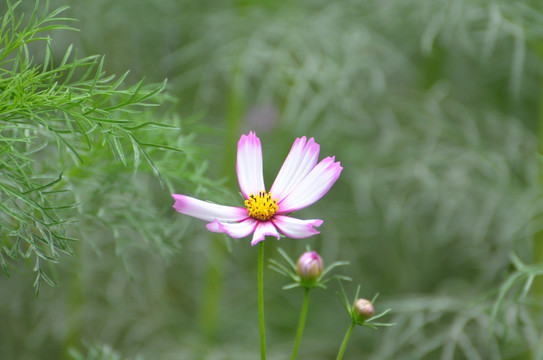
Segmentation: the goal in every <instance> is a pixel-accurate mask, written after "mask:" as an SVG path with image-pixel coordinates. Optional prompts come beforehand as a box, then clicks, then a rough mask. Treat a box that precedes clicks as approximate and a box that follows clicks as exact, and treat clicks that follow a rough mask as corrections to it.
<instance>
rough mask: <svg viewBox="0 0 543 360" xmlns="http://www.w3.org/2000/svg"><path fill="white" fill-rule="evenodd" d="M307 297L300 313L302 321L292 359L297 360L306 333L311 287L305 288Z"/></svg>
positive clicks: (299, 324)
mask: <svg viewBox="0 0 543 360" xmlns="http://www.w3.org/2000/svg"><path fill="white" fill-rule="evenodd" d="M304 290H305V297H304V304H303V305H302V311H301V313H300V322H299V323H298V334H297V335H296V343H295V344H294V350H293V351H292V360H296V356H297V355H298V348H299V347H300V341H301V340H302V334H303V333H304V326H305V318H306V316H307V303H308V302H309V288H307V287H306V288H304Z"/></svg>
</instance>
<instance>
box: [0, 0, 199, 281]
mask: <svg viewBox="0 0 543 360" xmlns="http://www.w3.org/2000/svg"><path fill="white" fill-rule="evenodd" d="M19 5H20V2H18V3H15V4H11V3H10V2H8V8H9V10H8V11H7V12H6V14H5V15H4V16H3V18H2V23H1V26H0V39H1V46H2V47H1V48H0V245H1V251H0V265H1V266H2V267H3V269H4V271H5V272H6V273H8V274H9V272H8V261H7V259H12V260H18V259H21V258H22V259H27V260H28V261H33V262H34V271H35V272H36V274H37V277H36V281H35V284H34V286H35V287H36V290H37V291H39V285H40V283H41V281H42V280H44V281H46V282H47V283H49V284H51V285H54V281H53V280H52V279H51V278H50V277H49V276H48V275H47V274H46V272H45V271H44V269H43V264H44V263H56V262H58V261H59V259H60V258H61V256H62V255H64V254H71V253H72V246H71V244H72V243H73V241H75V238H74V237H72V236H70V235H69V234H68V232H67V229H69V228H70V226H72V227H73V224H74V222H75V221H76V220H77V216H78V215H79V214H81V213H85V212H86V210H87V207H86V206H87V205H88V204H86V203H85V204H82V203H81V202H80V200H85V197H84V195H82V194H85V191H83V189H84V187H85V184H86V183H87V184H88V181H89V180H91V179H93V178H92V177H94V180H98V179H99V178H108V176H107V175H104V172H103V173H102V174H100V175H99V174H97V173H100V169H102V170H106V169H107V171H109V173H110V174H114V173H115V172H116V171H118V170H119V169H123V168H124V169H127V168H130V169H131V172H132V173H133V174H135V173H136V172H137V171H138V169H140V167H142V166H144V168H146V167H148V168H150V169H151V170H152V173H153V174H154V175H155V176H156V177H157V178H158V179H159V180H160V181H161V183H162V184H164V183H165V180H164V178H163V176H162V174H161V173H160V171H159V168H158V166H157V164H156V162H155V160H154V159H153V158H152V155H151V154H155V155H156V154H157V152H167V153H171V154H180V153H181V150H180V149H179V148H177V147H174V146H171V145H170V144H171V142H170V144H168V143H167V140H166V137H164V136H163V135H162V136H161V135H158V136H157V135H154V134H151V135H150V134H149V133H153V132H155V133H156V132H161V133H165V132H168V133H170V134H171V135H173V136H175V133H176V131H179V129H180V128H179V120H180V119H177V120H175V119H174V120H173V121H169V123H170V124H166V122H157V121H155V120H154V119H148V118H147V116H142V115H141V112H142V111H143V110H144V109H147V108H149V107H154V106H156V105H158V104H159V103H160V102H165V101H168V99H167V98H166V97H164V96H163V95H160V96H159V94H160V93H161V92H162V91H163V90H164V89H165V86H166V82H165V81H164V82H163V83H161V84H158V85H151V86H148V85H145V84H144V82H143V80H141V81H138V82H137V83H135V84H133V85H129V86H127V85H126V84H125V83H126V77H127V75H128V73H125V74H123V75H122V76H120V77H115V76H113V75H107V74H106V72H105V71H104V57H102V56H86V57H80V56H79V55H78V53H77V51H76V50H74V48H73V47H72V46H69V47H68V48H67V50H66V52H65V53H64V55H63V56H62V57H58V56H57V54H55V53H54V52H53V46H52V41H53V40H52V38H51V34H52V33H53V32H54V31H59V30H63V31H66V30H74V29H73V28H72V27H69V26H66V25H65V24H64V23H66V22H68V21H71V19H68V18H62V17H59V15H60V14H61V13H62V12H63V11H65V10H66V8H65V7H61V8H58V9H56V10H53V11H49V9H48V6H47V5H48V4H46V6H45V9H43V10H40V6H39V3H38V2H37V3H36V6H35V8H34V10H33V11H32V13H31V14H30V15H29V16H28V17H25V15H24V14H22V15H18V14H17V10H18V6H19ZM38 46H41V47H43V49H44V56H43V59H41V60H40V61H37V60H36V59H35V58H34V54H35V53H36V49H37V48H38ZM153 113H154V116H157V115H158V116H160V114H158V113H157V112H153ZM176 138H177V139H176V141H179V142H181V141H185V143H187V138H186V137H183V136H180V137H176ZM171 156H172V155H168V156H167V157H164V158H162V159H161V161H166V160H167V158H168V159H169V158H171ZM159 157H162V156H160V155H159V156H155V158H159ZM111 160H113V161H111ZM114 163H118V164H119V165H120V167H119V165H115V166H111V165H112V164H114ZM93 166H96V167H97V168H94V169H93V168H92V167H93ZM202 169H203V168H202ZM121 173H122V171H121ZM190 174H193V176H194V171H191V172H190ZM89 177H90V178H89ZM109 178H111V176H109ZM85 179H87V180H85ZM124 179H125V180H126V179H127V178H126V177H125V178H124ZM82 180H84V181H82ZM116 181H117V182H118V180H116ZM168 182H171V180H168ZM77 183H79V187H77ZM91 183H92V180H91ZM94 184H96V183H94ZM102 185H103V184H102ZM104 188H107V187H104ZM85 190H88V189H85ZM102 190H104V189H102ZM136 222H137V220H134V221H133V223H132V224H133V226H134V227H136V224H135V223H136ZM6 258H7V259H6Z"/></svg>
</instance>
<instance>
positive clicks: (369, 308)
mask: <svg viewBox="0 0 543 360" xmlns="http://www.w3.org/2000/svg"><path fill="white" fill-rule="evenodd" d="M353 314H354V315H355V317H356V320H357V321H360V322H364V321H366V320H368V319H369V318H371V317H372V316H373V315H374V314H375V310H374V309H373V305H372V303H371V302H370V301H369V300H366V299H358V300H356V302H355V303H354V306H353Z"/></svg>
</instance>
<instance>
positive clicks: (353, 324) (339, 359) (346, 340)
mask: <svg viewBox="0 0 543 360" xmlns="http://www.w3.org/2000/svg"><path fill="white" fill-rule="evenodd" d="M355 325H356V323H355V322H354V321H353V322H352V323H351V326H349V329H347V333H346V334H345V338H344V339H343V344H341V347H340V348H339V353H338V354H337V358H336V360H341V359H342V358H343V353H344V352H345V348H346V347H347V343H348V342H349V337H351V332H353V329H354V326H355Z"/></svg>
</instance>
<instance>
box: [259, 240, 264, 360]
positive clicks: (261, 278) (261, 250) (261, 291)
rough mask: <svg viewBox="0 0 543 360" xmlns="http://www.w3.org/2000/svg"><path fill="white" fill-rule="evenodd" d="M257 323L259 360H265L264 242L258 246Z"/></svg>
mask: <svg viewBox="0 0 543 360" xmlns="http://www.w3.org/2000/svg"><path fill="white" fill-rule="evenodd" d="M258 322H259V325H260V359H261V360H266V332H265V327H264V241H261V242H260V243H259V244H258Z"/></svg>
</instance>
